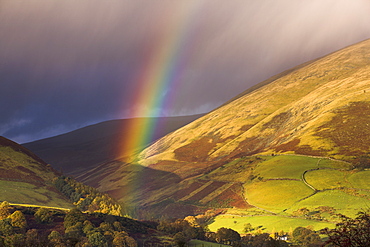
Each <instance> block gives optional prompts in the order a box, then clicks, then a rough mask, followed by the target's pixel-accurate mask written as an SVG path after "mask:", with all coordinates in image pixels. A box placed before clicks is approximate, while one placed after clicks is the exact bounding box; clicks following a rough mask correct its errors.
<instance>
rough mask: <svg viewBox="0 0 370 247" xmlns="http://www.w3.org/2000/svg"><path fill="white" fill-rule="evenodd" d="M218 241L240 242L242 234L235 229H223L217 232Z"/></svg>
mask: <svg viewBox="0 0 370 247" xmlns="http://www.w3.org/2000/svg"><path fill="white" fill-rule="evenodd" d="M216 240H218V241H217V242H219V243H226V242H234V241H239V240H240V234H239V233H238V232H237V231H234V230H233V229H230V228H225V227H221V228H220V229H218V230H217V232H216Z"/></svg>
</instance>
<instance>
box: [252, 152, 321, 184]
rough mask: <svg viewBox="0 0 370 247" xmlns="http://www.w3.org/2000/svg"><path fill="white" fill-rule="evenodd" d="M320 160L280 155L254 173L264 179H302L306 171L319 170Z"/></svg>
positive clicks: (263, 164) (259, 165) (266, 162)
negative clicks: (318, 163)
mask: <svg viewBox="0 0 370 247" xmlns="http://www.w3.org/2000/svg"><path fill="white" fill-rule="evenodd" d="M318 160H319V158H312V157H307V156H294V155H279V156H274V157H273V158H271V159H268V160H266V161H264V162H262V163H260V164H258V166H257V167H256V169H255V171H254V173H255V174H258V176H261V177H263V178H292V179H301V177H302V173H303V172H304V171H305V170H308V169H313V168H317V162H318Z"/></svg>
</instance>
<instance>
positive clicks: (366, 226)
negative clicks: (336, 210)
mask: <svg viewBox="0 0 370 247" xmlns="http://www.w3.org/2000/svg"><path fill="white" fill-rule="evenodd" d="M340 217H341V222H340V223H337V224H336V227H335V229H332V230H329V229H325V230H324V233H325V234H327V235H328V236H329V240H328V241H327V244H331V245H333V246H343V247H347V246H370V215H369V213H368V212H364V211H361V212H359V213H358V214H357V217H356V218H354V219H352V218H349V217H346V216H344V215H340Z"/></svg>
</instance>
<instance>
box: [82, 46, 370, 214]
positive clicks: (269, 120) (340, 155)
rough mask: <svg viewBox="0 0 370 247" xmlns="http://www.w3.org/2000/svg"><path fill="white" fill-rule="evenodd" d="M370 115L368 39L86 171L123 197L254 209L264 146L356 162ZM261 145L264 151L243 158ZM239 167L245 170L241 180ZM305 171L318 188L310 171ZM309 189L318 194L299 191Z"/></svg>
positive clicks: (168, 208) (91, 180) (154, 206)
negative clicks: (252, 192) (128, 154)
mask: <svg viewBox="0 0 370 247" xmlns="http://www.w3.org/2000/svg"><path fill="white" fill-rule="evenodd" d="M369 122H370V40H366V41H363V42H360V43H358V44H355V45H353V46H350V47H347V48H344V49H342V50H340V51H337V52H335V53H332V54H329V55H327V56H325V57H322V58H319V59H316V60H314V61H312V62H308V63H306V64H304V65H301V66H297V67H296V68H293V69H291V70H289V71H286V72H283V73H281V74H279V75H277V76H275V77H273V78H270V79H269V80H267V81H265V82H262V83H261V84H259V85H257V86H256V87H254V88H253V89H252V90H247V91H246V92H244V93H242V94H240V95H239V96H238V97H237V98H235V99H234V100H232V101H230V102H228V103H227V104H224V105H223V106H221V107H219V108H218V109H216V110H214V111H212V112H211V113H209V114H207V115H206V116H204V117H201V118H199V119H197V120H196V121H194V122H192V123H190V124H188V125H186V126H184V127H183V128H181V129H178V130H176V131H174V132H172V133H170V134H169V135H166V136H164V137H163V138H161V139H159V140H158V141H156V142H155V143H153V144H152V145H150V146H149V147H148V148H146V149H145V150H143V151H142V152H140V153H139V154H137V155H136V156H134V157H131V160H130V162H128V163H127V162H125V161H123V160H119V159H118V160H115V161H110V162H109V163H105V164H102V165H100V166H99V167H97V168H96V169H94V170H91V171H90V172H88V173H85V174H84V175H81V176H79V178H78V179H80V180H81V181H84V182H86V183H87V184H90V185H93V186H96V187H97V188H99V189H100V190H102V191H105V192H108V193H110V194H112V195H113V196H115V197H116V198H117V199H119V200H121V201H125V202H131V203H132V204H133V205H135V206H136V207H139V208H142V209H145V210H149V211H154V212H156V213H164V214H167V215H169V214H171V212H173V213H174V215H175V214H177V215H180V214H182V213H183V214H184V215H186V214H187V213H194V212H196V210H205V209H207V208H210V207H226V208H227V207H237V208H244V209H248V208H251V207H253V206H256V205H253V203H252V205H250V201H249V200H247V199H248V197H249V195H248V188H250V187H249V186H246V184H248V183H255V182H257V181H256V180H254V176H257V177H258V174H255V173H254V169H255V168H256V167H258V166H259V165H260V162H261V161H260V160H258V159H259V157H258V156H257V155H275V154H299V155H309V156H330V157H334V158H337V159H343V160H347V161H351V162H352V161H353V162H355V160H358V157H360V156H366V155H367V154H368V153H369V151H370V150H369V143H370V139H369V138H370V126H369ZM251 155H254V156H255V157H251V158H249V159H247V160H243V159H244V158H245V157H248V156H251ZM240 159H242V161H241V160H240ZM134 166H135V167H140V169H134V168H133V167H134ZM294 166H298V167H299V166H300V164H299V163H295V164H294ZM350 167H351V166H350V165H348V166H347V167H345V169H350ZM225 168H228V169H230V171H233V172H229V173H228V174H230V175H227V174H224V176H223V177H222V176H218V177H219V178H217V179H215V178H212V179H210V178H205V177H204V175H205V174H211V173H212V172H214V171H216V170H217V171H218V172H221V170H222V169H225ZM334 168H335V169H342V168H343V167H342V168H340V165H338V166H335V167H334ZM220 169H221V170H220ZM238 169H239V170H240V172H239V173H238V174H239V175H238V176H240V178H239V180H235V179H234V177H233V175H235V170H238ZM142 170H145V171H146V172H145V173H144V174H145V176H143V173H142ZM151 175H153V176H151ZM154 175H156V176H154ZM146 177H150V178H151V179H145V178H146ZM220 177H221V178H220ZM284 178H285V177H284ZM296 179H298V180H300V181H299V183H300V186H303V187H304V186H306V187H307V188H308V191H309V190H310V189H309V187H308V186H307V185H305V183H304V181H303V180H302V178H296ZM262 180H263V177H261V181H262ZM133 184H135V186H133ZM133 188H134V189H133ZM261 188H262V187H261ZM355 189H363V188H362V187H361V186H360V187H358V188H357V187H356V188H355ZM365 189H368V188H365ZM122 191H124V192H125V193H122ZM255 193H257V194H258V193H259V192H258V191H257V192H255ZM306 196H310V194H309V193H308V194H307V195H305V196H303V197H302V198H301V197H297V198H296V199H294V200H293V201H295V202H298V201H299V200H303V199H304V198H305V197H306ZM284 207H287V205H284ZM179 208H180V209H181V210H179ZM282 209H284V208H280V209H279V210H282Z"/></svg>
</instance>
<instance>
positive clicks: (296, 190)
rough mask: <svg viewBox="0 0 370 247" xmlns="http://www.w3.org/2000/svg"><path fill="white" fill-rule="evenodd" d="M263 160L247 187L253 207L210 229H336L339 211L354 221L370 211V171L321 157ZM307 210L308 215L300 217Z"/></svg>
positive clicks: (230, 213)
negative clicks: (245, 227) (361, 213)
mask: <svg viewBox="0 0 370 247" xmlns="http://www.w3.org/2000/svg"><path fill="white" fill-rule="evenodd" d="M261 158H262V159H260V161H259V163H256V164H255V166H254V167H253V169H252V170H253V174H252V175H253V178H252V180H249V181H247V182H245V183H244V195H245V199H246V200H247V201H248V203H249V204H251V205H253V206H255V208H251V209H248V210H237V209H230V210H228V212H227V213H226V214H224V215H219V216H217V217H216V218H215V219H214V221H213V222H212V223H211V224H210V225H209V227H210V230H212V231H216V230H217V229H218V228H220V227H228V228H232V229H234V230H236V231H238V232H239V233H244V232H243V228H244V225H245V224H246V223H251V224H252V226H254V227H257V226H262V228H261V229H263V231H264V232H271V231H281V230H283V231H289V229H291V228H293V229H294V228H296V227H298V226H312V227H313V228H314V229H315V230H319V229H322V228H325V227H334V225H335V222H336V221H337V220H338V218H336V216H335V214H336V213H341V214H345V215H347V216H350V217H354V216H355V215H356V214H357V213H358V211H360V210H364V209H368V208H369V207H370V183H369V182H368V181H369V178H370V171H359V170H350V168H351V167H352V166H351V165H350V164H348V163H346V162H343V161H337V160H332V159H328V158H320V157H317V158H316V157H309V156H295V155H281V156H272V157H271V156H270V157H267V156H262V157H261ZM239 162H240V161H239ZM228 170H230V168H228ZM235 172H236V171H235ZM212 175H213V177H217V174H216V173H214V174H212ZM229 176H230V177H232V176H233V174H232V173H230V174H229ZM305 208H307V210H308V211H309V213H308V214H301V215H300V214H299V212H300V210H305ZM325 208H329V211H328V210H326V209H325Z"/></svg>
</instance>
